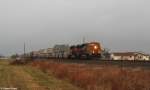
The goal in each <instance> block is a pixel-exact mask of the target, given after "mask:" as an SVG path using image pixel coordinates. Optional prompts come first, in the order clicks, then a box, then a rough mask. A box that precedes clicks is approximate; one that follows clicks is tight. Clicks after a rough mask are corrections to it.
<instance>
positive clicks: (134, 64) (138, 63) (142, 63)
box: [49, 59, 150, 69]
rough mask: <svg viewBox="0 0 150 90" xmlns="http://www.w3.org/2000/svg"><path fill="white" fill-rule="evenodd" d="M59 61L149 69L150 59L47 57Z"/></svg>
mask: <svg viewBox="0 0 150 90" xmlns="http://www.w3.org/2000/svg"><path fill="white" fill-rule="evenodd" d="M49 60H50V61H54V62H59V63H76V64H95V65H117V66H120V67H142V68H148V69H150V61H128V60H117V61H115V60H70V59H49Z"/></svg>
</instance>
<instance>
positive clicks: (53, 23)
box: [0, 0, 150, 55]
mask: <svg viewBox="0 0 150 90" xmlns="http://www.w3.org/2000/svg"><path fill="white" fill-rule="evenodd" d="M149 34H150V1H149V0H0V42H1V43H0V54H4V55H10V54H13V53H21V52H23V50H22V49H23V43H24V42H26V44H27V50H28V51H30V50H38V49H40V48H47V47H52V46H53V45H54V44H64V43H65V44H77V43H81V42H82V38H83V37H85V38H86V41H89V42H90V41H99V42H101V43H102V45H103V47H106V48H109V49H111V50H112V51H123V50H125V51H128V50H131V51H135V50H136V51H144V52H147V53H150V35H149Z"/></svg>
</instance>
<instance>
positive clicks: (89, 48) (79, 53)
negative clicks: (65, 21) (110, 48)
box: [30, 42, 103, 59]
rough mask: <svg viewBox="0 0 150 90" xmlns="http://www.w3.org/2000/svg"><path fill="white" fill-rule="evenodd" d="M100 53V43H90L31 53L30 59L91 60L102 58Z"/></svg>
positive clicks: (56, 47)
mask: <svg viewBox="0 0 150 90" xmlns="http://www.w3.org/2000/svg"><path fill="white" fill-rule="evenodd" d="M46 50H47V52H46ZM42 51H43V52H42ZM102 52H103V48H102V46H101V44H100V43H98V42H90V43H83V44H78V45H72V46H69V45H55V46H54V47H53V48H52V49H51V50H50V49H45V50H40V51H37V52H32V53H31V54H30V56H31V57H32V58H69V59H82V58H85V59H91V58H100V57H101V56H102Z"/></svg>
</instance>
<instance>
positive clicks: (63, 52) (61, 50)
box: [53, 45, 70, 58]
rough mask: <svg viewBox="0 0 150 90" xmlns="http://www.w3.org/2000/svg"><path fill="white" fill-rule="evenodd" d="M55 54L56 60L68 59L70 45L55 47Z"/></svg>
mask: <svg viewBox="0 0 150 90" xmlns="http://www.w3.org/2000/svg"><path fill="white" fill-rule="evenodd" d="M53 53H54V57H56V58H67V57H68V55H69V53H70V47H69V45H55V46H54V48H53Z"/></svg>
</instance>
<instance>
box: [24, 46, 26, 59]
mask: <svg viewBox="0 0 150 90" xmlns="http://www.w3.org/2000/svg"><path fill="white" fill-rule="evenodd" d="M25 54H26V44H25V43H24V58H25Z"/></svg>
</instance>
